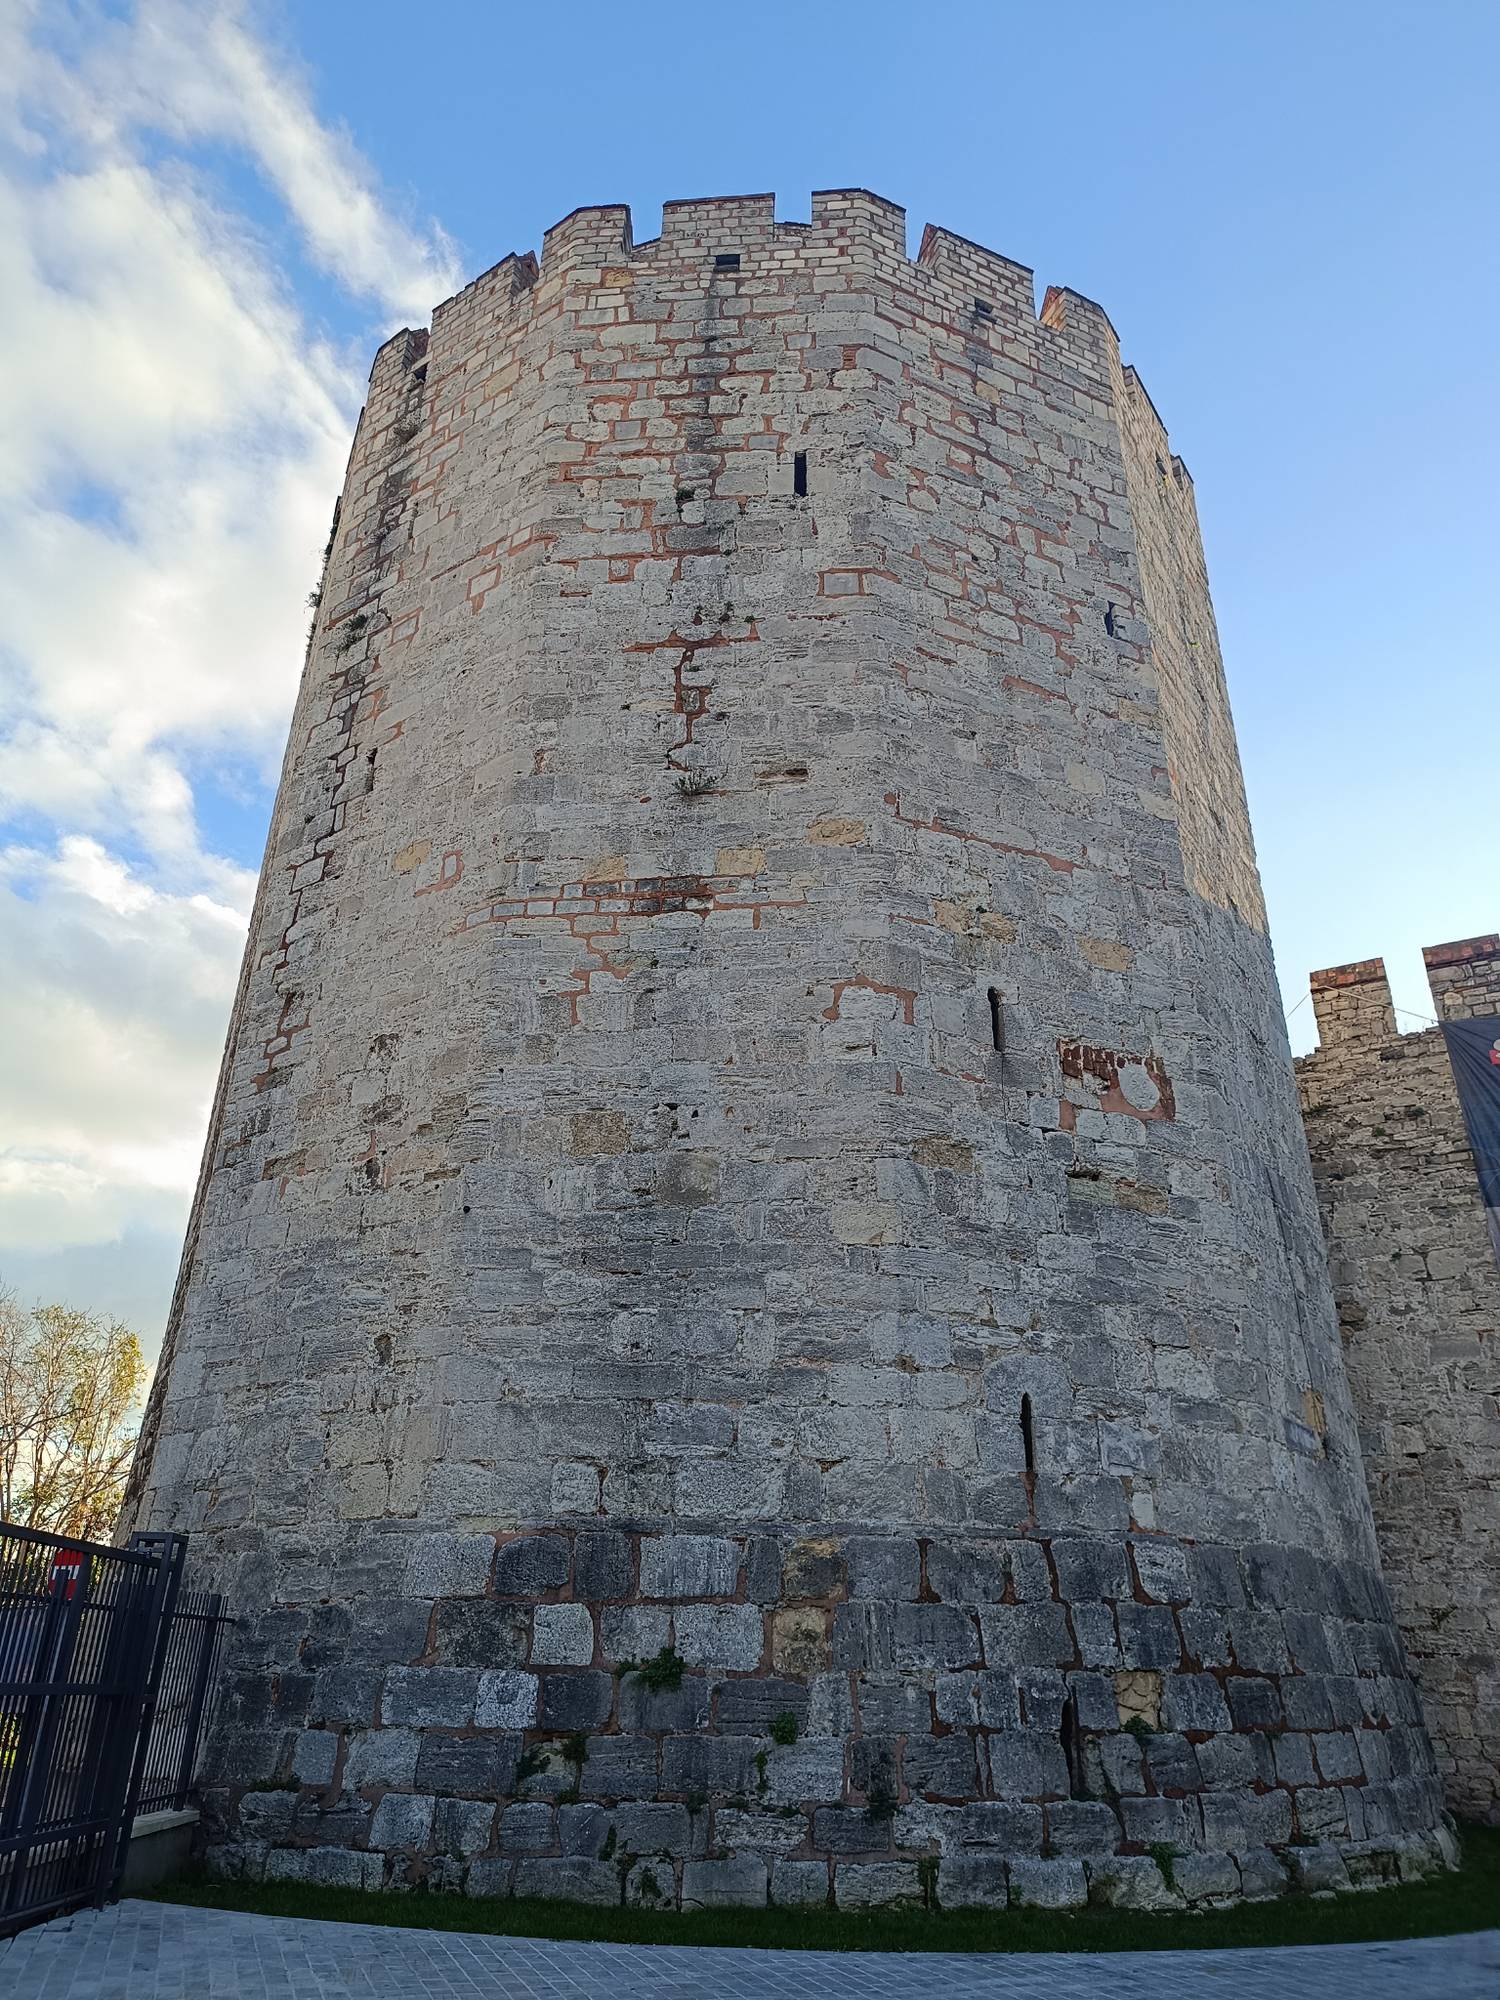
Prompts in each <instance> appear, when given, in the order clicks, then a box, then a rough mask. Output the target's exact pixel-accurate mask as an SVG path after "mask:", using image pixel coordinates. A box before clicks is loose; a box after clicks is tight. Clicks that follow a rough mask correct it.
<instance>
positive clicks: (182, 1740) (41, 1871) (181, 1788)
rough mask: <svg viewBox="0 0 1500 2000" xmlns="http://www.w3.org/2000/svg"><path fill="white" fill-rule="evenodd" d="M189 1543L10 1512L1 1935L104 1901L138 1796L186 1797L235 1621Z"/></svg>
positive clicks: (3, 1620)
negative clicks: (210, 1588)
mask: <svg viewBox="0 0 1500 2000" xmlns="http://www.w3.org/2000/svg"><path fill="white" fill-rule="evenodd" d="M185 1552H186V1543H185V1541H184V1539H183V1537H182V1536H180V1535H136V1536H133V1537H132V1538H131V1541H130V1544H129V1546H128V1547H126V1548H108V1547H105V1546H103V1545H102V1544H100V1543H96V1542H85V1541H78V1540H71V1539H68V1538H66V1537H63V1536H59V1535H49V1534H44V1533H42V1532H41V1531H40V1530H38V1529H34V1528H21V1527H17V1526H15V1525H13V1524H11V1523H8V1522H0V1937H3V1936H5V1935H7V1934H8V1933H9V1932H11V1931H15V1930H19V1929H20V1928H21V1927H22V1926H23V1925H25V1924H29V1923H35V1922H38V1921H39V1920H40V1919H41V1918H43V1917H47V1916H52V1915H54V1914H56V1913H57V1912H59V1911H62V1910H67V1909H74V1908H77V1907H78V1906H79V1905H80V1904H83V1903H89V1902H93V1903H103V1902H105V1901H107V1900H108V1898H109V1897H110V1896H111V1895H112V1894H113V1893H115V1891H116V1889H117V1887H118V1883H119V1878H120V1872H121V1870H122V1869H123V1867H124V1862H125V1850H126V1847H127V1845H128V1843H129V1839H130V1828H131V1823H132V1821H133V1819H134V1816H135V1813H136V1811H137V1809H138V1803H139V1802H140V1801H141V1800H142V1798H143V1797H149V1798H150V1799H151V1801H152V1803H153V1805H161V1804H164V1803H168V1802H171V1803H176V1802H178V1801H180V1800H183V1799H185V1797H186V1793H187V1787H188V1784H189V1782H190V1780H191V1777H192V1763H193V1757H194V1754H195V1751H196V1746H197V1736H198V1731H199V1729H200V1728H201V1725H202V1721H203V1713H204V1708H205V1705H206V1703H207V1701H208V1698H209V1694H210V1690H211V1677H212V1673H213V1669H214V1665H215V1661H216V1658H217V1652H218V1639H219V1633H220V1631H221V1629H222V1626H223V1622H224V1621H223V1618H222V1615H221V1610H220V1606H219V1602H218V1600H217V1598H212V1597H207V1596H204V1595H203V1594H202V1593H194V1594H193V1595H192V1596H191V1597H188V1598H186V1599H184V1598H183V1595H182V1590H181V1583H182V1565H183V1557H184V1554H185ZM164 1697H165V1700H164V1699H163V1698H164ZM158 1713H160V1715H161V1725H162V1726H161V1728H160V1730H158V1729H157V1727H156V1721H157V1717H158ZM148 1783H149V1786H150V1790H149V1792H148V1790H147V1787H148Z"/></svg>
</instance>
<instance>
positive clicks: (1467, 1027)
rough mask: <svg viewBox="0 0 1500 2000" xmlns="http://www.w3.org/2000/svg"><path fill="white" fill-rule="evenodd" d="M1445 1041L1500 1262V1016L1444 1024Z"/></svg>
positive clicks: (1492, 1239) (1486, 1216) (1485, 1209)
mask: <svg viewBox="0 0 1500 2000" xmlns="http://www.w3.org/2000/svg"><path fill="white" fill-rule="evenodd" d="M1443 1039H1444V1041H1446V1042H1447V1044H1448V1060H1449V1062H1450V1063H1452V1065H1453V1080H1454V1082H1455V1083H1456V1084H1457V1085H1458V1101H1459V1103H1460V1104H1461V1105H1462V1106H1463V1111H1464V1124H1465V1125H1466V1126H1467V1127H1468V1130H1469V1144H1470V1145H1471V1146H1472V1147H1473V1149H1474V1164H1475V1166H1476V1167H1478V1169H1479V1192H1480V1196H1481V1198H1482V1200H1483V1202H1484V1214H1485V1220H1486V1221H1487V1222H1488V1223H1489V1226H1490V1243H1491V1246H1492V1247H1493V1249H1494V1252H1495V1256H1496V1257H1497V1258H1500V1014H1487V1015H1485V1016H1484V1017H1483V1018H1482V1019H1481V1020H1478V1021H1444V1023H1443Z"/></svg>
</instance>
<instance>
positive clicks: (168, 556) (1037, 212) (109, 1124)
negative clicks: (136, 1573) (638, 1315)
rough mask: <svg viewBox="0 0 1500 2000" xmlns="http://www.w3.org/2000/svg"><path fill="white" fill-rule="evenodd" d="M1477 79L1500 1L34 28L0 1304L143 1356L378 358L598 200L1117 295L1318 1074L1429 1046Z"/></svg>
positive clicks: (1483, 289) (1455, 720) (1464, 826)
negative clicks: (1409, 1042) (1370, 1055)
mask: <svg viewBox="0 0 1500 2000" xmlns="http://www.w3.org/2000/svg"><path fill="white" fill-rule="evenodd" d="M1497 56H1500V9H1497V8H1495V7H1494V6H1493V5H1491V4H1489V0H1484V4H1480V0H1473V4H1452V0H1437V4H1430V5H1423V6H1405V5H1374V6H1371V5H1361V6H1355V5H1350V4H1345V0H1319V4H1316V5H1310V6H1309V5H1300V6H1292V5H1287V4H1282V0H1273V4H1263V5H1260V6H1257V7H1254V8H1250V7H1227V6H1213V5H1209V6H1193V5H1190V4H1188V0H1178V4H1162V0H1154V3H1153V0H1147V4H1139V3H1138V4H1132V5H1130V6H1128V7H1127V6H1121V5H1119V4H1113V5H1106V4H1103V3H1102V0H1077V3H1076V4H1074V5H1072V6H1070V7H1068V8H1067V9H1052V8H1037V7H1020V6H1012V5H988V6H987V5H980V4H973V5H968V4H966V5H934V6H928V7H926V8H924V9H922V10H920V11H917V10H913V9H910V8H908V7H895V6H891V5H884V4H877V5H866V6H864V7H862V8H860V9H858V10H855V9H851V8H847V7H839V8H834V7H822V6H818V5H804V6H797V7H793V6H788V5H782V4H779V0H776V3H775V4H770V5H762V6H760V7H758V8H755V9H744V8H741V9H734V10H729V9H720V10H712V9H705V8H704V7H702V5H701V4H698V5H694V6H686V5H676V4H650V5H644V6H642V7H640V8H639V9H636V10H634V11H630V10H627V9H625V8H623V7H611V8H605V7H602V6H597V5H591V4H575V5H574V6H572V7H571V8H569V9H567V10H566V11H564V10H560V9H558V10H545V9H541V10H539V9H533V8H524V9H523V8H518V7H512V6H510V5H505V4H495V3H494V0H490V4H479V0H429V5H428V6H427V8H426V9H425V10H423V11H422V12H421V13H420V15H414V14H413V13H412V10H411V9H410V6H409V5H396V4H391V0H358V4H355V0H316V4H314V0H305V3H304V4H293V3H292V0H285V4H282V5H280V6H274V5H270V4H266V5H255V4H253V0H235V4H228V0H108V4H106V3H105V0H100V4H93V0H47V4H40V0H0V78H6V77H8V78H10V79H12V80H13V81H12V83H11V93H13V94H7V92H6V88H5V85H4V84H3V83H0V113H3V116H4V136H3V137H0V160H3V163H4V168H5V177H6V183H7V186H8V188H9V194H8V196H7V197H6V202H7V206H6V212H5V216H4V217H3V218H0V223H8V225H9V235H8V238H7V236H6V234H5V232H4V229H3V228H0V244H4V243H6V242H8V244H9V246H10V247H8V248H4V249H0V259H3V260H4V261H3V263H0V281H3V282H6V284H7V292H8V296H9V297H10V298H11V300H12V301H13V302H14V310H13V312H12V313H11V315H10V318H11V322H12V329H13V338H14V342H15V353H14V357H13V358H12V360H11V363H10V366H9V368H8V371H7V372H6V374H5V376H4V388H3V389H0V398H8V406H7V405H6V404H5V403H4V402H3V401H0V477H3V482H4V494H5V497H4V501H3V503H0V550H3V554H0V587H5V588H7V590H8V591H9V592H10V593H11V596H10V601H11V602H13V603H14V604H15V605H16V606H17V607H18V610H17V612H16V613H15V614H14V615H13V616H12V617H11V618H10V619H9V620H8V621H7V624H6V627H5V628H4V629H3V630H0V695H3V699H4V709H3V714H4V718H5V719H4V721H3V722H0V958H4V959H6V960H7V961H8V962H9V963H10V964H11V965H12V966H13V967H18V968H22V971H21V972H20V973H19V975H18V976H16V977H13V978H12V980H11V981H10V982H9V983H8V985H6V986H4V987H0V1028H3V1029H4V1031H5V1034H6V1044H5V1045H6V1046H8V1047H9V1049H10V1050H11V1051H12V1057H13V1073H12V1074H10V1075H9V1076H6V1075H4V1074H0V1276H3V1277H8V1278H9V1279H10V1281H11V1282H13V1283H14V1284H16V1285H17V1286H18V1287H19V1288H20V1289H21V1290H22V1291H23V1292H35V1291H37V1290H45V1291H46V1292H48V1293H49V1295H51V1294H57V1293H60V1292H70V1293H71V1294H72V1295H73V1296H76V1297H78V1298H79V1299H80V1300H81V1301H82V1302H84V1303H89V1304H100V1305H105V1306H112V1307H114V1308H115V1309H117V1310H120V1311H123V1312H126V1313H127V1314H128V1315H129V1316H132V1317H134V1318H135V1319H136V1321H137V1322H138V1323H139V1324H141V1325H142V1326H143V1328H144V1330H145V1331H146V1332H147V1333H148V1335H153V1334H154V1333H155V1332H156V1331H157V1330H158V1328H159V1324H160V1320H161V1317H162V1315H163V1314H164V1311H165V1304H166V1299H167V1296H168V1293H169V1291H170V1284H171V1277H172V1271H173V1268H174V1266H175V1260H176V1250H177V1243H178V1241H179V1239H180V1232H181V1227H182V1221H183V1219H184V1216H185V1212H186V1205H187V1199H188V1195H189V1192H190V1188H191V1181H192V1176H193V1172H194V1170H195V1166H196V1156H197V1151H198V1147H199V1144H200V1143H201V1132H202V1123H203V1117H204V1113H205V1110H206V1105H207V1101H208V1096H209V1092H210V1090H211V1088H212V1080H213V1072H214V1068H215V1065H216V1062H217V1055H218V1043H219V1039H220V1037H221V1035H222V1030H223V1023H224V1017H225V1015H226V1013H227V1008H228V999H229V992H230V989H231V987H232V982H233V977H234V970H235V962H236V958H237V953H238V948H239V941H240V937H241V935H242V926H243V916H244V911H245V909H246V908H247V905H248V897H249V893H250V889H251V886H252V877H253V870H254V868H255V866H256V864H257V862H258V859H259V851H260V844H261V840H262V837H263V832H264V825H265V819H266V815H267V812H268V810H269V805H270V798H271V788H272V786H273V784H274V778H275V772H276V768H277V765H278V763H279V758H280V748H281V739H282V735H283V733H284V729H285V723H286V717H287V713H288V709H289V706H290V700H291V695H292V691H293V688H294V685H295V679H296V674H297V671H298V668H299V665H300V653H301V633H302V630H303V627H304V624H305V616H306V614H305V609H304V604H303V599H304V598H305V596H306V593H307V590H308V588H309V587H310V586H311V584H312V582H313V581H314V580H315V576H316V570H317V560H318V551H319V548H320V547H321V543H322V539H323V534H324V532H325V529H326V523H327V517H328V513H329V510H330V509H331V505H332V501H333V498H334V494H335V492H336V490H337V487H338V483H339V478H340V474H341V470H342V459H343V452H344V449H345V447H346V445H347V438H348V433H349V429H350V426H351V425H352V421H353V417H354V414H355V412H356V410H357V407H358V401H359V394H360V387H361V384H362V380H363V377H364V374H365V371H366V369H367V366H368V361H369V356H370V353H371V352H372V351H373V348H374V346H375V344H376V343H377V342H378V340H379V339H380V338H381V337H383V335H384V334H385V333H386V332H387V331H388V330H390V328H392V327H393V326H395V325H399V324H402V323H418V322H420V320H421V319H422V318H423V317H424V316H425V312H426V310H427V308H428V307H430V305H431V304H432V303H434V302H435V301H436V300H437V299H438V298H440V297H442V296H444V295H445V293H446V292H447V291H448V290H450V289H452V288H453V286H454V285H456V283H458V282H459V281H461V279H462V278H464V277H466V276H469V275H472V274H473V273H474V272H476V271H478V270H481V269H483V268H484V267H486V266H487V265H489V264H491V263H493V262H494V261H495V260H496V259H497V258H498V257H500V256H501V255H503V254H504V253H505V252H506V251H508V250H511V249H524V248H527V247H538V246H539V245H540V241H541V236H542V232H543V231H544V230H545V229H546V228H547V227H548V225H549V224H551V223H552V222H554V221H556V220H557V219H559V218H560V217H561V216H562V215H564V214H566V213H567V211H568V210H570V209H571V208H573V207H575V206H577V205H578V204H580V203H587V202H618V201H625V202H628V203H629V204H630V205H631V208H632V210H633V215H634V223H635V230H636V234H637V236H638V237H646V236H649V235H652V234H654V233H655V230H656V228H657V225H658V221H659V212H660V205H661V203H662V201H663V199H671V198H673V197H679V196H686V195H700V194H717V193H744V192H752V191H760V190H766V189H771V190H775V191H776V193H777V195H778V199H779V203H780V212H781V213H782V214H783V215H784V216H786V217H788V218H792V219H796V218H798V217H802V216H805V214H806V212H807V200H808V196H809V193H810V191H811V190H812V189H813V188H817V187H838V186H848V185H862V186H867V187H871V188H873V189H875V190H876V191H877V192H879V193H881V194H883V195H885V196H887V197H889V198H890V199H892V200H894V201H897V202H900V203H903V204H904V205H905V207H906V209H907V212H908V224H909V228H910V232H911V238H912V242H913V244H915V242H916V240H917V238H918V236H919V235H920V231H921V227H922V225H923V224H924V223H925V222H927V221H929V220H931V221H940V222H942V223H943V224H944V225H946V226H947V227H948V228H950V229H954V230H956V231H958V232H959V233H960V234H962V235H965V236H969V237H972V238H974V239H976V240H977V241H979V242H982V243H986V244H988V245H990V246H991V247H993V248H995V249H997V250H1000V251H1003V252H1004V253H1005V254H1007V255H1008V256H1011V257H1015V258H1018V259H1020V260H1022V261H1024V262H1026V263H1029V264H1031V265H1032V266H1033V267H1034V268H1035V270H1036V274H1037V281H1038V286H1039V289H1040V288H1044V287H1045V286H1046V285H1047V284H1049V283H1063V284H1067V285H1070V286H1073V287H1074V288H1075V289H1077V290H1079V291H1082V292H1085V293H1087V294H1088V295H1089V296H1091V297H1093V298H1096V299H1098V300H1099V301H1100V302H1101V303H1102V304H1103V305H1104V306H1105V307H1106V309H1107V310H1108V312H1109V313H1110V315H1111V317H1112V319H1113V320H1114V322H1115V325H1116V327H1117V328H1118V329H1119V332H1120V335H1121V339H1122V343H1123V346H1124V350H1125V353H1126V356H1127V358H1128V359H1130V360H1132V361H1133V362H1134V363H1135V365H1136V366H1137V368H1138V369H1139V370H1140V373H1141V375H1142V377H1143V379H1144V380H1145V382H1146V384H1147V386H1148V388H1149V390H1150V392H1151V395H1152V397H1153V399H1154V400H1155V402H1156V404H1157V406H1158V408H1159V409H1160V410H1161V412H1162V414H1163V416H1164V417H1165V419H1166V421H1167V423H1168V425H1169V427H1170V430H1171V433H1172V438H1173V443H1174V445H1175V447H1176V449H1177V450H1178V451H1180V452H1181V454H1182V455H1183V457H1184V458H1185V459H1186V461H1187V463H1188V465H1189V467H1190V468H1191V470H1192V472H1193V475H1194V478H1195V480H1196V483H1197V490H1198V500H1199V508H1200V513H1201V515H1202V519H1203V526H1204V534H1205V539H1206V543H1207V549H1208V557H1209V566H1210V574H1211V578H1212V582H1213V587H1214V595H1215V600H1216V604H1217V607H1218V613H1219V620H1220V625H1221V631H1222V637H1223V642H1224V652H1225V657H1226V660H1227V663H1228V668H1229V674H1230V681H1231V692H1232V695H1233V698H1234V705H1235V712H1236V716H1237V719H1238V723H1239V730H1240V737H1241V743H1242V749H1243V754H1244V759H1245V765H1246V771H1247V777H1248V782H1249V789H1250V800H1251V808H1252V813H1253V816H1254V821H1255V828H1256V834H1257V839H1258V842H1259V848H1260V855H1261V863H1262V869H1263V872H1264V875H1265V880H1266V889H1267V896H1268V901H1269V906H1270V912H1271V922H1272V930H1273V935H1274V937H1275V941H1276V946H1277V957H1278V963H1279V965H1280V968H1281V976H1282V983H1283V989H1284V992H1285V994H1286V999H1287V1005H1288V1008H1289V1009H1290V1010H1291V1028H1292V1033H1293V1041H1294V1046H1296V1047H1298V1048H1302V1047H1306V1046H1308V1045H1309V1044H1310V1042H1311V1039H1312V1023H1311V1018H1310V1017H1311V1008H1310V1007H1309V1006H1307V1005H1305V1004H1302V1002H1303V996H1304V995H1305V993H1306V987H1307V974H1308V972H1309V971H1310V970H1311V969H1312V968H1314V967H1316V966H1321V965H1328V964H1335V963H1338V962H1340V961H1342V960H1345V959H1350V958H1358V957H1365V956H1372V955H1376V954H1384V956H1385V957H1386V960H1387V963H1388V965H1389V967H1390V970H1391V974H1392V978H1393V983H1394V986H1395V989H1396V1000H1397V1002H1398V1004H1399V1005H1400V1006H1402V1007H1403V1008H1405V1009H1407V1010H1408V1012H1407V1015H1406V1016H1405V1025H1407V1026H1412V1027H1415V1026H1418V1025H1420V1021H1421V1019H1422V1018H1423V1017H1424V1016H1425V1014H1426V1010H1427V995H1426V989H1425V983H1424V981H1423V978H1422V973H1421V966H1420V947H1421V946H1422V945H1423V944H1425V943H1433V942H1437V941H1440V940H1446V939H1449V938H1454V937H1461V936H1467V935H1470V934H1473V933H1476V932H1480V931H1487V930H1492V929H1494V928H1496V927H1497V925H1500V891H1497V887H1496V882H1497V870H1496V860H1497V848H1500V841H1497V834H1496V813H1495V806H1494V798H1493V793H1494V781H1493V777H1492V767H1493V764H1494V744H1495V737H1496V719H1495V718H1496V711H1497V695H1496V684H1497V675H1496V651H1497V640H1496V636H1495V634H1496V623H1497V621H1496V617H1495V612H1494V603H1493V600H1494V588H1493V583H1492V576H1493V573H1494V569H1495V564H1494V559H1493V556H1492V554H1491V549H1492V546H1493V543H1494V540H1495V528H1496V523H1495V519H1494V506H1493V502H1492V499H1491V490H1490V489H1491V467H1492V464H1493V463H1494V462H1495V460H1496V457H1497V453H1496V444H1497V437H1496V431H1497V428H1500V425H1497V419H1496V415H1495V406H1494V397H1493V390H1492V377H1493V346H1494V331H1493V329H1494V324H1495V320H1496V303H1497V302H1496V298H1495V292H1496V271H1495V260H1494V257H1493V253H1492V250H1491V248H1490V245H1491V242H1492V239H1493V233H1494V232H1493V214H1492V210H1493V203H1494V194H1495V188H1496V185H1497V174H1496V168H1497V158H1496V152H1497V147H1496V140H1495V138H1494V131H1495V119H1494V114H1493V103H1492V100H1493V92H1494V79H1495V75H1496V59H1497ZM18 1049H24V1050H25V1051H26V1056H25V1060H24V1062H22V1063H15V1062H14V1055H15V1051H17V1050H18Z"/></svg>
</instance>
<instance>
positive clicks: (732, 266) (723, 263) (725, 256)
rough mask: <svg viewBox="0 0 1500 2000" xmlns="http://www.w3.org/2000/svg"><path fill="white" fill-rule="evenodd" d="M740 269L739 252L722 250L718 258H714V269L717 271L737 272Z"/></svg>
mask: <svg viewBox="0 0 1500 2000" xmlns="http://www.w3.org/2000/svg"><path fill="white" fill-rule="evenodd" d="M739 268H740V253H739V251H738V250H721V251H720V252H719V254H718V256H717V257H715V258H714V269H715V270H716V271H737V270H738V269H739Z"/></svg>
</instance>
